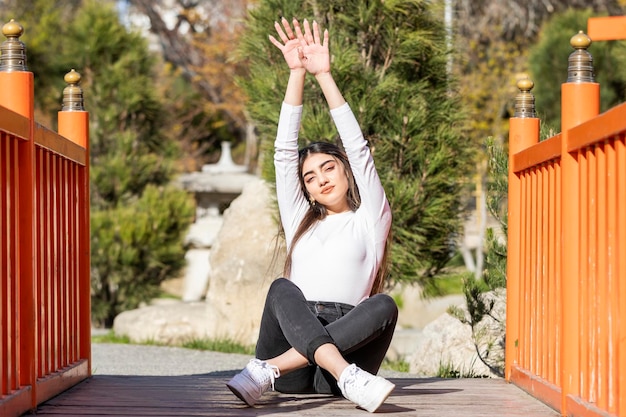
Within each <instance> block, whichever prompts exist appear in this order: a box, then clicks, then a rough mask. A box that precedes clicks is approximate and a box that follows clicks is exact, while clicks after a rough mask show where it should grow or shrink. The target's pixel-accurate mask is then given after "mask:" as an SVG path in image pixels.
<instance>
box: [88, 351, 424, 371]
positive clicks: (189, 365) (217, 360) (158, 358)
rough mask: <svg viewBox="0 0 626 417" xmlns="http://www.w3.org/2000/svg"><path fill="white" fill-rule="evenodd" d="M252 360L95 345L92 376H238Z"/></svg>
mask: <svg viewBox="0 0 626 417" xmlns="http://www.w3.org/2000/svg"><path fill="white" fill-rule="evenodd" d="M251 358H252V357H251V356H249V355H242V354H233V353H221V352H210V351H202V350H195V349H186V348H180V347H163V346H151V345H133V344H117V343H92V345H91V370H92V374H93V375H136V376H149V375H153V376H174V375H196V374H206V373H210V372H222V371H223V372H226V371H230V373H235V372H237V371H239V370H241V369H242V368H243V367H244V366H246V364H247V363H248V361H249V360H250V359H251ZM380 374H381V375H382V376H384V377H386V378H403V377H404V378H415V377H416V375H411V374H406V373H402V372H394V371H387V370H381V372H380Z"/></svg>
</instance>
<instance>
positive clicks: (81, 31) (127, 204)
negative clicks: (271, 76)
mask: <svg viewBox="0 0 626 417" xmlns="http://www.w3.org/2000/svg"><path fill="white" fill-rule="evenodd" d="M29 3H30V6H32V8H33V15H32V16H31V15H30V14H29V13H25V17H24V18H25V19H26V20H22V21H21V23H22V24H23V26H24V27H25V28H27V29H28V30H27V31H26V34H28V36H25V39H23V40H24V42H25V43H27V46H28V49H27V51H28V53H29V60H28V66H29V69H30V70H31V71H33V72H34V73H35V80H37V81H36V82H37V86H38V90H37V91H38V93H37V94H38V96H37V104H38V109H37V112H38V113H39V115H40V116H43V119H46V120H49V121H50V125H51V127H53V126H52V125H53V121H54V115H55V114H56V112H57V111H58V110H59V105H60V103H61V94H62V91H63V87H64V85H65V84H64V82H63V75H65V73H67V72H68V71H69V69H71V68H75V69H76V70H77V71H78V72H79V73H81V75H82V80H81V86H82V88H83V90H84V97H85V108H86V110H87V111H89V115H90V165H91V166H90V174H91V178H90V182H91V184H90V186H91V255H92V256H91V287H92V288H91V293H92V299H91V301H92V319H93V322H94V323H95V324H96V325H104V326H110V325H111V324H112V322H113V319H114V318H115V316H116V315H117V314H119V313H120V312H122V311H124V310H126V309H130V308H136V307H138V306H139V305H140V303H142V302H147V301H149V300H151V299H152V298H154V297H155V296H157V295H159V294H160V283H161V282H162V281H163V280H165V279H166V278H169V277H172V276H175V275H176V274H177V272H179V271H180V269H181V268H182V266H183V265H184V246H183V242H182V238H183V233H184V232H185V231H186V230H187V228H188V226H189V224H190V223H191V220H192V216H193V204H192V201H191V197H190V196H189V195H188V194H187V193H186V192H185V191H183V190H180V189H177V188H174V187H173V186H171V185H170V183H171V179H172V176H173V175H174V174H175V162H176V160H177V158H178V157H179V153H178V151H177V143H176V141H175V138H174V136H173V135H171V134H168V130H167V127H168V124H167V122H168V121H169V119H168V117H169V113H168V110H169V109H166V108H165V98H164V95H165V93H166V91H163V86H167V85H170V83H165V82H159V81H158V80H159V78H158V76H160V75H161V74H159V73H158V72H157V71H158V69H159V65H160V63H159V60H158V57H157V56H155V55H154V54H152V53H151V52H149V48H148V44H147V41H146V39H145V38H144V37H143V36H142V35H141V34H140V33H130V32H128V31H127V30H126V28H124V27H123V26H122V25H121V24H120V23H119V22H118V17H117V15H116V13H115V11H114V10H113V9H112V8H111V7H109V5H106V4H102V3H101V2H97V1H82V2H50V1H49V0H29ZM74 3H81V5H80V6H77V5H76V4H74ZM72 6H76V7H72ZM35 18H36V19H35ZM29 42H30V43H29ZM40 118H41V117H40Z"/></svg>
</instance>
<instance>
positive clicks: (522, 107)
mask: <svg viewBox="0 0 626 417" xmlns="http://www.w3.org/2000/svg"><path fill="white" fill-rule="evenodd" d="M533 87H534V83H533V82H532V81H531V80H529V79H527V78H526V79H522V80H519V81H518V82H517V88H518V89H519V93H518V94H517V97H516V98H515V114H514V116H513V117H512V118H511V119H510V121H509V179H508V182H509V187H508V208H507V211H508V236H507V266H506V275H507V293H506V331H507V335H506V347H505V368H504V375H505V378H506V380H507V381H510V380H511V367H512V366H513V365H514V364H515V363H516V362H517V360H518V351H519V350H518V342H519V334H520V333H519V329H520V326H519V321H520V297H521V294H520V267H521V260H520V233H521V223H520V220H521V218H520V210H521V207H522V205H521V204H522V202H521V185H520V177H519V176H518V175H517V174H516V173H515V172H514V164H513V156H514V155H515V154H516V153H518V152H520V151H522V150H524V149H526V148H528V147H530V146H532V145H534V144H536V143H538V142H539V119H538V118H537V116H536V115H535V97H534V96H533V94H532V93H531V92H530V91H531V90H532V89H533Z"/></svg>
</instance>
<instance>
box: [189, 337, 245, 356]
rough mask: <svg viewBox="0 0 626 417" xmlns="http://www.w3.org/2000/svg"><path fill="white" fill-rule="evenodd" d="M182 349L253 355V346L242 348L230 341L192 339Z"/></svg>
mask: <svg viewBox="0 0 626 417" xmlns="http://www.w3.org/2000/svg"><path fill="white" fill-rule="evenodd" d="M182 347H184V348H188V349H196V350H210V351H212V352H223V353H241V354H244V355H254V346H244V345H242V344H239V343H237V342H233V341H232V340H211V339H193V340H190V341H189V342H185V343H183V345H182Z"/></svg>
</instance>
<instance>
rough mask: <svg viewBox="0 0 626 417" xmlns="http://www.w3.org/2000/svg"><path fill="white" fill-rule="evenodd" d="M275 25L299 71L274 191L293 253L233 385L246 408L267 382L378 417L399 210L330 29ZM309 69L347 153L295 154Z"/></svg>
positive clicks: (294, 71)
mask: <svg viewBox="0 0 626 417" xmlns="http://www.w3.org/2000/svg"><path fill="white" fill-rule="evenodd" d="M302 26H303V28H304V30H303V29H302V27H301V26H300V23H299V22H298V21H297V20H296V19H294V21H293V29H292V27H291V26H290V25H289V22H288V21H287V20H286V19H284V18H283V19H282V26H281V24H279V23H275V28H276V31H277V33H278V36H279V37H280V39H281V41H282V42H281V41H279V40H277V39H276V38H274V37H273V36H270V41H271V42H272V43H273V44H274V45H275V46H276V47H277V48H278V49H280V50H281V51H282V53H283V56H284V58H285V61H286V63H287V65H288V66H289V69H290V76H289V81H288V83H287V90H286V93H285V97H284V102H283V104H282V107H281V113H280V118H279V122H278V130H277V135H276V141H275V154H274V163H275V167H276V193H277V199H278V205H279V210H280V217H281V222H282V225H283V229H284V231H285V239H286V243H287V249H288V255H287V262H286V265H285V277H286V278H279V279H277V280H275V281H274V282H273V283H272V285H271V286H270V289H269V292H268V294H267V298H266V303H265V307H264V311H263V315H262V318H261V327H260V332H259V339H258V342H257V346H256V358H255V359H252V360H251V361H250V362H249V363H248V365H247V366H246V368H244V369H243V371H241V372H240V373H239V374H237V375H235V377H233V378H232V379H231V380H230V382H228V384H227V385H228V387H229V388H230V389H231V391H232V392H233V393H234V394H235V395H237V396H238V397H239V398H240V399H242V400H243V401H245V402H246V403H247V404H248V405H254V404H255V403H256V402H257V401H258V400H259V399H260V397H261V396H262V395H263V393H264V392H266V391H267V390H269V389H270V388H272V389H276V390H277V391H279V392H288V393H327V394H335V395H343V396H344V397H346V398H347V399H349V400H351V401H352V402H354V403H356V404H357V405H358V406H360V407H362V408H365V409H366V410H367V411H369V412H374V411H375V410H376V409H377V408H378V407H379V406H380V405H381V404H382V403H383V402H384V401H385V399H386V398H387V397H388V396H389V395H390V393H391V391H392V390H393V388H394V385H393V384H392V383H391V382H389V381H387V380H386V379H384V378H382V377H379V376H376V373H377V372H378V369H379V367H380V364H381V363H382V361H383V359H384V357H385V354H386V352H387V349H388V348H389V344H390V342H391V337H392V336H393V331H394V329H395V325H396V321H397V316H398V309H397V306H396V304H395V302H394V301H393V299H392V298H391V297H389V296H388V295H385V294H382V293H379V292H378V291H379V290H380V287H381V284H382V277H383V276H384V274H385V268H384V266H385V258H386V257H385V254H386V242H387V236H388V234H389V229H390V226H391V211H390V208H389V203H388V201H387V198H386V196H385V192H384V190H383V188H382V185H381V182H380V179H379V177H378V174H377V172H376V169H375V167H374V161H373V159H372V156H371V154H370V151H369V148H368V146H367V143H366V141H365V139H364V137H363V134H362V132H361V129H360V127H359V125H358V123H357V121H356V118H355V117H354V115H353V113H352V110H351V109H350V107H349V105H348V104H347V103H346V101H345V99H344V98H343V95H342V94H341V92H340V91H339V89H338V87H337V85H336V83H335V81H334V80H333V77H332V75H331V71H330V54H329V50H328V31H327V30H326V31H324V34H323V37H320V31H319V27H318V25H317V23H316V22H313V25H312V29H311V26H310V25H309V23H308V22H307V21H306V20H305V21H304V22H303V25H302ZM307 72H308V73H309V74H311V75H313V76H314V77H315V79H316V80H317V82H318V84H319V86H320V88H321V90H322V92H323V94H324V96H325V98H326V100H327V102H328V105H329V107H330V113H331V116H332V118H333V120H334V123H335V125H336V127H337V130H338V132H339V136H340V138H341V141H342V143H343V148H344V149H345V152H344V151H342V150H341V149H340V148H339V147H338V146H336V145H334V144H331V143H326V142H316V143H313V144H311V145H309V146H307V147H305V148H303V149H301V150H298V131H299V128H300V121H301V115H302V97H303V90H304V81H305V77H306V74H307Z"/></svg>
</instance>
